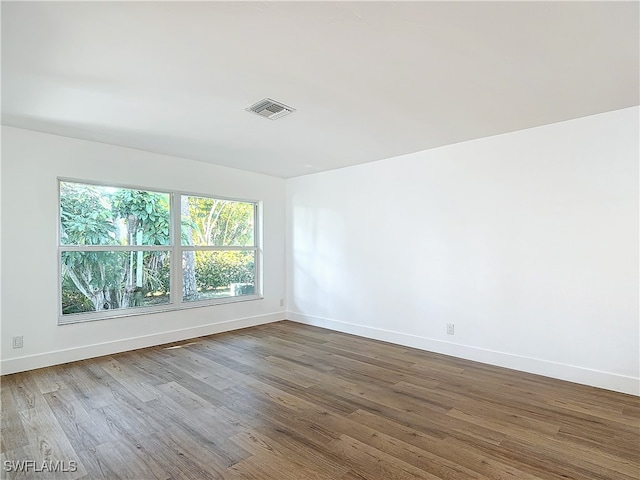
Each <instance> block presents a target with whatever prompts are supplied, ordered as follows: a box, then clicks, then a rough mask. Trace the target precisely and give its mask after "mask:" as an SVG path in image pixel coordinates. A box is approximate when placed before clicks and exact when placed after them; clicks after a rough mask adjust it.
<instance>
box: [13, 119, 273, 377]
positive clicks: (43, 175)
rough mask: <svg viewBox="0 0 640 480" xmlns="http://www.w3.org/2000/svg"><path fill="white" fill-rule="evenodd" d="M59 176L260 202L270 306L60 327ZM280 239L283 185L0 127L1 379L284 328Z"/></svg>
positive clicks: (171, 159) (255, 303)
mask: <svg viewBox="0 0 640 480" xmlns="http://www.w3.org/2000/svg"><path fill="white" fill-rule="evenodd" d="M58 176H61V177H69V178H77V179H86V180H95V181H101V182H107V183H116V184H118V183H119V184H130V185H139V186H145V187H150V188H158V189H162V188H167V189H176V190H185V191H189V192H194V193H203V194H211V195H221V196H227V197H235V198H248V199H256V200H262V201H263V213H264V299H263V300H256V301H247V302H241V303H231V304H225V305H218V306H214V307H204V308H193V309H188V310H181V311H177V312H168V313H158V314H153V315H140V316H131V317H125V318H118V319H111V320H103V321H94V322H89V323H82V324H73V325H64V326H58V324H57V321H58V319H57V311H58V308H57V288H58V286H57V285H58V284H57V268H58V267H57V260H56V258H57V237H56V223H57V218H58V213H57V210H58V206H57V177H58ZM284 231H285V181H284V180H282V179H278V178H274V177H269V176H265V175H258V174H253V173H247V172H243V171H240V170H234V169H230V168H224V167H218V166H214V165H209V164H206V163H203V162H195V161H191V160H185V159H179V158H175V157H169V156H165V155H158V154H154V153H149V152H144V151H140V150H134V149H129V148H122V147H117V146H112V145H106V144H102V143H96V142H89V141H84V140H77V139H72V138H66V137H60V136H56V135H49V134H43V133H38V132H33V131H30V130H22V129H17V128H11V127H2V232H3V238H2V279H3V284H2V328H1V332H2V340H1V346H2V357H1V359H2V365H1V367H2V373H3V374H5V373H11V372H15V371H19V370H24V369H29V368H36V367H40V366H44V365H51V364H55V363H60V362H67V361H71V360H76V359H80V358H87V357H90V356H95V355H104V354H109V353H113V352H116V351H122V350H128V349H132V348H138V347H142V346H148V345H154V344H159V343H163V342H168V341H174V340H180V339H183V338H190V337H194V336H198V335H206V334H210V333H215V332H219V331H224V330H229V329H232V328H238V327H243V326H248V325H254V324H258V323H264V322H267V321H275V320H281V319H283V318H284V308H283V307H280V299H281V298H284V294H285V272H284V270H285V249H284V244H285V234H284ZM15 335H23V336H24V348H22V349H20V350H14V349H12V348H11V338H12V337H13V336H15Z"/></svg>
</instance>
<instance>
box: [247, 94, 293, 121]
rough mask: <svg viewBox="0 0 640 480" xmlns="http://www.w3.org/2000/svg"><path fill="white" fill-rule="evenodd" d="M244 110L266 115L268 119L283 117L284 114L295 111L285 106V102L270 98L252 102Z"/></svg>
mask: <svg viewBox="0 0 640 480" xmlns="http://www.w3.org/2000/svg"><path fill="white" fill-rule="evenodd" d="M245 110H246V111H247V112H253V113H256V114H258V115H260V116H262V117H266V118H268V119H269V120H277V119H278V118H280V117H284V116H285V115H289V114H290V113H292V112H295V111H296V109H295V108H291V107H287V106H286V105H285V104H283V103H280V102H276V101H275V100H271V99H270V98H265V99H264V100H260V101H259V102H258V103H254V104H253V105H251V106H250V107H249V108H246V109H245Z"/></svg>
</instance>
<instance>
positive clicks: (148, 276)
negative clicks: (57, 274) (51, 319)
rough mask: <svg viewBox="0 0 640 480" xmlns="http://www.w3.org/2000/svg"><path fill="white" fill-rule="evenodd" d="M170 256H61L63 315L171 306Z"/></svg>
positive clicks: (163, 253) (120, 253) (123, 253)
mask: <svg viewBox="0 0 640 480" xmlns="http://www.w3.org/2000/svg"><path fill="white" fill-rule="evenodd" d="M169 284H170V282H169V252H168V251H154V252H127V251H117V252H88V251H86V252H62V281H61V285H62V314H63V315H70V314H73V313H81V312H98V311H104V310H118V309H120V310H121V309H128V308H136V307H148V306H152V305H161V304H165V303H169Z"/></svg>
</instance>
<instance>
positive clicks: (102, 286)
mask: <svg viewBox="0 0 640 480" xmlns="http://www.w3.org/2000/svg"><path fill="white" fill-rule="evenodd" d="M59 187H60V188H59V194H60V197H59V198H60V224H59V232H60V234H59V247H58V250H59V269H60V280H59V281H60V311H59V323H61V324H62V323H73V322H78V321H86V320H95V319H99V318H110V317H115V316H122V315H131V314H137V313H152V312H157V311H164V310H172V309H179V308H186V307H193V306H203V305H212V304H217V303H226V302H229V301H238V300H251V299H256V298H260V296H259V293H260V285H259V283H258V278H259V275H258V271H259V270H258V267H259V260H260V258H259V254H260V251H259V248H258V244H257V241H256V240H257V239H258V233H257V227H258V225H257V224H258V222H257V218H258V204H257V202H253V201H240V200H228V199H223V198H215V197H208V196H202V195H190V194H186V193H181V192H166V191H165V192H161V191H154V190H146V189H136V188H129V187H115V186H104V185H93V184H88V183H80V182H77V181H71V180H70V181H67V180H60V182H59ZM175 292H180V294H176V293H175Z"/></svg>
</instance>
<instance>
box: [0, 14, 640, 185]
mask: <svg viewBox="0 0 640 480" xmlns="http://www.w3.org/2000/svg"><path fill="white" fill-rule="evenodd" d="M638 7H639V3H638V2H614V3H612V2H313V3H312V2H235V3H230V2H229V3H227V2H193V3H191V2H69V3H63V2H5V1H3V2H2V122H3V123H4V124H8V125H13V126H17V127H23V128H30V129H33V130H40V131H45V132H51V133H57V134H61V135H67V136H71V137H78V138H84V139H89V140H96V141H101V142H106V143H112V144H116V145H124V146H129V147H134V148H139V149H143V150H149V151H152V152H158V153H165V154H170V155H175V156H179V157H186V158H191V159H196V160H201V161H205V162H211V163H215V164H219V165H226V166H230V167H235V168H240V169H244V170H250V171H256V172H261V173H267V174H270V175H275V176H280V177H285V178H286V177H293V176H297V175H304V174H308V173H313V172H317V171H322V170H328V169H333V168H339V167H343V166H347V165H353V164H357V163H363V162H369V161H373V160H379V159H382V158H388V157H393V156H396V155H400V154H404V153H410V152H415V151H419V150H425V149H429V148H433V147H438V146H441V145H446V144H451V143H456V142H461V141H464V140H470V139H473V138H479V137H484V136H488V135H495V134H499V133H504V132H509V131H513V130H519V129H523V128H528V127H533V126H537V125H542V124H547V123H553V122H558V121H562V120H568V119H571V118H577V117H581V116H585V115H590V114H595V113H600V112H604V111H610V110H615V109H619V108H624V107H629V106H633V105H638V103H639V98H638V97H639V91H638V90H639V83H640V79H639V56H640V55H639V45H638V38H639V27H638V23H639V21H638V18H639V8H638ZM264 97H270V98H273V99H275V100H278V101H281V102H283V103H285V104H287V105H290V106H292V107H294V108H296V109H297V111H296V112H295V113H293V114H291V115H289V116H287V117H285V118H282V119H280V120H276V121H271V120H268V119H265V118H262V117H260V116H257V115H254V114H251V113H248V112H246V111H245V110H244V109H245V108H246V107H248V106H249V105H251V104H253V103H255V102H257V101H258V100H261V99H263V98H264Z"/></svg>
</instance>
